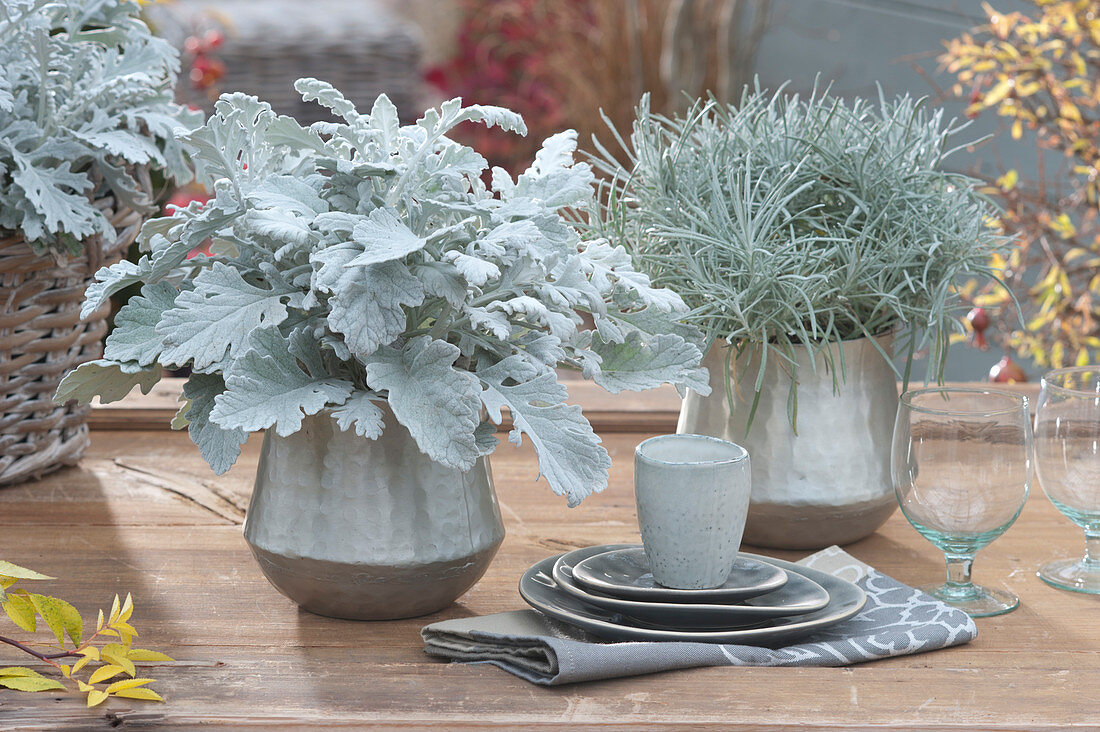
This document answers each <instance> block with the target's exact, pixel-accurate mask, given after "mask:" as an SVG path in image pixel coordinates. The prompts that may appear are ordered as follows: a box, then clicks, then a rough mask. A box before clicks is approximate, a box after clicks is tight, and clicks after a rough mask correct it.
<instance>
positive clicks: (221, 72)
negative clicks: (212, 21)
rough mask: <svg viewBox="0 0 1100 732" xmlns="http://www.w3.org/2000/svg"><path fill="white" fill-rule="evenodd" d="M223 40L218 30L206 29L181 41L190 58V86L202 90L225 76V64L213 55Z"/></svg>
mask: <svg viewBox="0 0 1100 732" xmlns="http://www.w3.org/2000/svg"><path fill="white" fill-rule="evenodd" d="M224 41H225V36H224V35H222V33H221V32H220V31H216V30H208V31H206V33H204V34H202V36H201V37H200V36H197V35H196V36H188V38H187V40H186V41H184V42H183V51H184V53H186V54H187V55H188V56H189V57H190V58H191V71H190V73H189V74H188V77H189V78H190V79H191V86H193V87H195V88H196V89H200V90H203V91H206V90H209V89H213V88H214V86H215V85H217V83H218V82H219V81H221V80H222V77H224V76H225V64H223V63H222V62H221V61H219V60H218V59H217V58H215V57H214V55H213V54H214V52H215V51H216V50H217V49H218V48H220V47H221V45H222V43H223V42H224Z"/></svg>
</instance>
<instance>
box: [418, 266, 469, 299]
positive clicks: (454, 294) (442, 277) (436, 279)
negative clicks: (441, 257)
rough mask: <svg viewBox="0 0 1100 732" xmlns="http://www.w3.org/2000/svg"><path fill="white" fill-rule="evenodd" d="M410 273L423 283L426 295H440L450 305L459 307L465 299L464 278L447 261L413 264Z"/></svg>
mask: <svg viewBox="0 0 1100 732" xmlns="http://www.w3.org/2000/svg"><path fill="white" fill-rule="evenodd" d="M412 274H413V276H414V277H416V278H417V279H418V280H420V282H421V283H422V284H423V285H424V294H425V295H427V296H428V297H441V298H443V299H444V300H446V301H447V302H449V303H450V304H451V306H452V307H461V306H462V304H463V303H464V302H465V301H466V279H465V278H464V277H463V276H462V275H461V274H459V272H458V269H457V268H456V267H455V266H454V265H453V264H450V263H448V262H425V263H423V264H414V265H413V266H412Z"/></svg>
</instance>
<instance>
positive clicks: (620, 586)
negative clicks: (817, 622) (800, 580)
mask: <svg viewBox="0 0 1100 732" xmlns="http://www.w3.org/2000/svg"><path fill="white" fill-rule="evenodd" d="M573 579H574V580H575V581H576V583H577V584H579V585H581V586H582V587H584V588H585V589H586V590H589V591H592V592H598V593H600V594H601V595H610V596H611V597H621V598H623V599H625V600H642V601H644V602H689V603H694V602H711V603H714V602H717V603H727V602H737V601H738V600H746V599H748V598H750V597H756V596H757V595H763V594H765V593H768V592H772V591H774V590H778V589H779V588H780V587H782V586H783V585H785V584H786V583H787V573H786V572H784V571H783V570H782V569H780V568H779V567H776V566H775V565H774V564H768V563H767V562H761V561H759V560H756V559H753V558H751V557H749V556H747V555H746V554H744V553H741V554H739V555H738V557H737V561H736V562H734V564H733V570H732V571H731V572H730V575H729V577H728V578H726V581H725V582H724V583H723V584H722V585H720V586H719V587H713V588H708V589H705V590H678V589H674V588H672V587H663V586H661V585H659V584H657V582H656V581H655V580H654V579H653V572H651V571H650V569H649V560H648V559H647V558H646V554H645V550H644V549H642V548H641V547H631V548H630V549H617V550H614V551H610V552H603V553H602V554H596V555H594V556H591V557H589V558H588V559H583V560H581V561H579V562H577V564H576V565H575V566H574V567H573Z"/></svg>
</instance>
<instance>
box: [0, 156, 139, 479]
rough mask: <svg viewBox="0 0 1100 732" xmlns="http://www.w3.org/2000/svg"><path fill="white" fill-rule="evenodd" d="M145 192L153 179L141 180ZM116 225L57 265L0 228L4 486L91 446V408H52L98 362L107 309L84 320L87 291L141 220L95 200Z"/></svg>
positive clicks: (72, 459)
mask: <svg viewBox="0 0 1100 732" xmlns="http://www.w3.org/2000/svg"><path fill="white" fill-rule="evenodd" d="M138 177H139V180H141V179H142V178H144V180H141V183H142V184H143V185H145V186H146V187H147V188H146V189H147V190H148V174H147V173H146V174H145V175H139V176H138ZM96 207H97V208H99V209H100V210H101V211H103V213H104V214H105V215H106V216H107V218H108V219H109V220H110V221H111V223H112V224H113V225H114V227H115V229H116V231H117V232H118V236H117V238H116V239H115V241H113V242H105V241H102V240H101V238H100V237H96V238H95V239H90V240H88V241H87V242H86V245H85V247H84V253H83V254H82V255H80V256H79V257H72V258H70V259H69V260H68V261H66V262H65V263H64V264H60V265H59V264H57V262H56V261H54V259H53V258H52V257H50V256H48V255H47V256H40V255H37V254H35V253H34V252H33V251H32V250H31V248H30V246H29V245H27V243H26V242H24V241H23V237H22V235H20V234H18V233H14V232H10V231H2V230H0V297H2V298H3V308H2V309H0V485H4V484H8V483H16V482H19V481H22V480H27V479H28V478H36V477H38V476H40V475H42V474H43V473H47V472H49V471H51V470H56V469H58V468H60V467H62V466H65V465H73V464H75V463H76V461H77V460H79V459H80V456H81V454H82V453H83V452H84V449H85V448H86V447H87V446H88V426H87V425H86V424H85V421H86V419H87V416H88V411H89V407H87V406H83V407H82V406H77V405H76V403H75V402H70V403H69V404H65V405H64V406H61V405H57V404H54V403H53V395H54V392H55V391H56V390H57V385H58V383H59V382H60V381H61V379H62V377H63V376H64V375H65V374H66V373H67V372H68V371H69V370H70V369H73V368H75V367H76V366H79V365H80V364H82V363H84V362H85V361H91V360H93V359H96V358H99V357H100V355H101V353H102V349H103V343H102V341H103V336H104V334H105V333H106V331H107V322H106V319H107V315H108V314H109V313H110V305H109V304H106V305H104V306H103V307H101V308H100V309H99V310H97V311H96V312H95V314H93V315H92V316H91V317H89V318H88V319H87V320H84V321H82V320H81V319H80V307H81V305H82V304H83V302H84V288H85V287H86V286H87V284H88V281H89V279H90V277H91V275H92V274H94V273H95V272H96V270H98V269H99V268H100V267H101V266H104V265H108V264H112V263H114V262H117V261H118V260H119V259H121V258H122V255H123V254H124V253H125V252H126V249H127V247H129V245H130V243H131V242H132V241H133V240H134V237H136V236H137V233H138V230H139V229H140V227H141V223H142V217H141V216H140V215H139V214H138V213H136V212H134V211H131V210H130V209H128V208H125V207H120V208H116V207H115V202H114V199H113V198H112V197H111V196H105V197H102V198H99V199H97V200H96Z"/></svg>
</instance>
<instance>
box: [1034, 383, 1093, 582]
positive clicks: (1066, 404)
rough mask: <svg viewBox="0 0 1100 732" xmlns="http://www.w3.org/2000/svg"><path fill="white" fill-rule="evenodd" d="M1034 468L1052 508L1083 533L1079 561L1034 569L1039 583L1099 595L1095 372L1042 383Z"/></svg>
mask: <svg viewBox="0 0 1100 732" xmlns="http://www.w3.org/2000/svg"><path fill="white" fill-rule="evenodd" d="M1035 464H1036V469H1037V470H1038V472H1039V482H1040V483H1041V484H1042V486H1043V491H1045V492H1046V494H1047V497H1048V498H1049V499H1050V501H1051V503H1053V504H1054V506H1055V508H1057V509H1058V510H1059V511H1061V512H1062V513H1063V514H1064V515H1065V516H1066V517H1067V518H1069V520H1070V521H1072V522H1073V523H1075V524H1077V525H1078V526H1080V527H1081V528H1083V529H1084V530H1085V556H1084V558H1082V559H1061V560H1058V561H1055V562H1050V563H1049V564H1044V565H1043V566H1042V567H1040V568H1039V577H1040V579H1042V580H1043V581H1044V582H1046V583H1048V584H1051V585H1054V586H1055V587H1060V588H1062V589H1064V590H1073V591H1075V592H1089V593H1093V594H1100V366H1080V367H1077V368H1069V369H1057V370H1055V371H1051V372H1050V373H1049V374H1047V375H1046V376H1044V377H1043V382H1042V388H1041V389H1040V390H1039V406H1038V409H1037V411H1036V413H1035Z"/></svg>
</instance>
